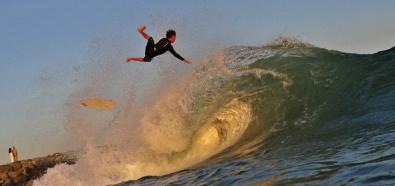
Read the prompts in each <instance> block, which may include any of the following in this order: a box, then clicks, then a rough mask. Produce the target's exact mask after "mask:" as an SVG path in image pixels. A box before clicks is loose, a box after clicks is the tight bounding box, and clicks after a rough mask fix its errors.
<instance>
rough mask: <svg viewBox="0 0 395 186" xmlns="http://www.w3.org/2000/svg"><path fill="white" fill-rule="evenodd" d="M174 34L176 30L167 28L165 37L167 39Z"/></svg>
mask: <svg viewBox="0 0 395 186" xmlns="http://www.w3.org/2000/svg"><path fill="white" fill-rule="evenodd" d="M175 35H176V31H175V30H173V29H170V30H168V31H167V32H166V38H167V39H169V38H171V37H172V36H175Z"/></svg>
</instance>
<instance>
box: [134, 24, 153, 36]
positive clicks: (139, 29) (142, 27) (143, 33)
mask: <svg viewBox="0 0 395 186" xmlns="http://www.w3.org/2000/svg"><path fill="white" fill-rule="evenodd" d="M144 30H145V26H144V25H143V26H140V27H139V28H138V29H137V31H138V32H139V33H140V34H141V35H142V36H143V37H144V38H145V39H149V38H150V37H151V36H150V35H148V34H146V33H145V32H144Z"/></svg>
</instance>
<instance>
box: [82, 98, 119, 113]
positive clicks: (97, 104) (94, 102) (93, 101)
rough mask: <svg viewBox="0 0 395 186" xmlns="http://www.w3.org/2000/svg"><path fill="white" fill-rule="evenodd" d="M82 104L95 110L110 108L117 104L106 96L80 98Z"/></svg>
mask: <svg viewBox="0 0 395 186" xmlns="http://www.w3.org/2000/svg"><path fill="white" fill-rule="evenodd" d="M80 103H81V105H82V106H85V107H87V108H91V109H96V110H111V109H113V108H115V107H116V106H117V103H116V102H115V101H113V100H111V99H106V98H86V99H82V100H80Z"/></svg>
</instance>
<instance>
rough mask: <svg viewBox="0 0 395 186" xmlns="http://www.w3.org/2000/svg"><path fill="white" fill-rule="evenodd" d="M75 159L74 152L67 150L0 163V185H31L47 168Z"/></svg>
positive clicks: (72, 161) (74, 160)
mask: <svg viewBox="0 0 395 186" xmlns="http://www.w3.org/2000/svg"><path fill="white" fill-rule="evenodd" d="M76 161H77V155H76V153H75V152H67V153H55V154H52V155H48V156H45V157H39V158H33V159H27V160H21V161H17V162H14V163H10V164H5V165H0V186H13V185H33V180H35V179H37V178H39V177H41V176H42V175H44V174H45V173H46V172H47V169H48V168H52V167H54V166H55V165H57V164H63V163H65V164H69V165H71V164H74V163H75V162H76Z"/></svg>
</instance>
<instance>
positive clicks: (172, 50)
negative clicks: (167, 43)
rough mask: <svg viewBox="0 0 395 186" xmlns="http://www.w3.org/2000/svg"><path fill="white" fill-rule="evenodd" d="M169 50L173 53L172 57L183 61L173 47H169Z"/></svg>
mask: <svg viewBox="0 0 395 186" xmlns="http://www.w3.org/2000/svg"><path fill="white" fill-rule="evenodd" d="M169 51H170V52H171V54H173V56H174V57H176V58H178V59H179V60H181V61H184V58H183V57H182V56H180V54H178V53H177V52H176V51H175V50H174V48H173V47H169Z"/></svg>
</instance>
